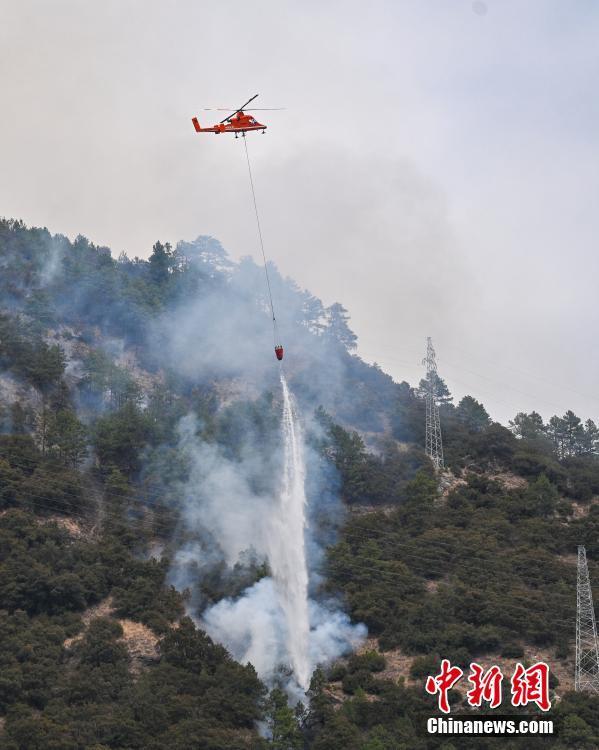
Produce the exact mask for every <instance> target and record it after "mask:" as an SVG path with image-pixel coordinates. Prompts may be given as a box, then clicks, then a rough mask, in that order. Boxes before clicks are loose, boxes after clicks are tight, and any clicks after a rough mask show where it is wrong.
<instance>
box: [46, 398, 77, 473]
mask: <svg viewBox="0 0 599 750" xmlns="http://www.w3.org/2000/svg"><path fill="white" fill-rule="evenodd" d="M48 422H49V424H48V427H47V432H46V438H45V442H46V445H47V449H48V451H49V452H50V453H52V454H53V455H55V456H57V457H58V458H59V460H61V461H62V462H63V463H65V464H67V465H69V466H73V467H75V466H77V465H78V464H79V463H80V462H81V461H82V460H83V458H84V457H85V453H86V450H87V430H86V429H85V427H84V426H83V425H82V424H81V422H80V421H79V420H78V419H77V417H76V415H75V412H74V411H72V410H71V409H61V410H60V411H58V412H55V413H52V414H51V415H50V419H49V420H48Z"/></svg>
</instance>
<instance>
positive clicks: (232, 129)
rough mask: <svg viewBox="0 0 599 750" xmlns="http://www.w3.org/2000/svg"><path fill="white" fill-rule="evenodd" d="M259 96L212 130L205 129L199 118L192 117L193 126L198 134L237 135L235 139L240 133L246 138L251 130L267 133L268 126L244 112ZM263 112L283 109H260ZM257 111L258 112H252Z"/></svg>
mask: <svg viewBox="0 0 599 750" xmlns="http://www.w3.org/2000/svg"><path fill="white" fill-rule="evenodd" d="M257 96H258V94H254V96H252V98H251V99H248V100H247V102H246V103H245V104H243V105H242V106H241V107H239V109H236V110H235V111H234V112H233V113H231V114H230V115H228V117H225V119H224V120H221V121H220V122H219V123H217V124H216V125H213V126H212V127H210V128H203V127H202V126H201V125H200V123H199V121H198V118H197V117H192V118H191V121H192V122H193V126H194V128H195V129H196V132H197V133H216V134H217V135H218V134H219V133H235V138H237V137H238V135H239V133H241V134H242V135H243V137H244V138H245V134H246V133H247V132H248V131H250V130H261V131H262V133H265V132H266V128H267V126H266V125H262V123H260V122H258V120H256V119H255V118H254V117H252V115H251V114H246V112H245V111H244V110H245V108H246V107H247V105H248V104H249V103H250V102H253V101H254V99H255V98H256V97H257ZM216 109H217V110H219V109H222V108H221V107H217V108H216ZM259 109H261V110H262V111H263V112H266V111H267V110H268V111H273V110H275V109H281V107H266V108H264V107H261V108H259ZM252 111H257V110H252Z"/></svg>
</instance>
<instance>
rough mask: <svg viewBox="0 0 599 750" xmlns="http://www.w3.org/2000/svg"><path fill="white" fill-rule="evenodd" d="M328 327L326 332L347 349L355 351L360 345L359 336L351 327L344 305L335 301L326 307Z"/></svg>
mask: <svg viewBox="0 0 599 750" xmlns="http://www.w3.org/2000/svg"><path fill="white" fill-rule="evenodd" d="M325 321H326V327H325V329H324V333H325V335H326V336H328V337H329V338H331V339H333V341H335V342H337V343H338V344H341V346H343V347H344V348H345V349H347V351H353V350H354V349H355V348H356V347H357V345H358V337H357V336H356V334H355V333H354V332H353V331H352V330H351V328H350V327H349V314H348V312H347V310H346V309H345V307H343V305H341V304H339V302H335V303H334V304H333V305H331V306H330V307H327V308H326V309H325Z"/></svg>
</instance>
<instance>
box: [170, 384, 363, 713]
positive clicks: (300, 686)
mask: <svg viewBox="0 0 599 750" xmlns="http://www.w3.org/2000/svg"><path fill="white" fill-rule="evenodd" d="M281 387H282V393H283V403H282V410H283V415H282V416H283V419H282V425H281V435H282V446H281V451H280V453H277V454H276V455H271V456H266V457H265V456H264V455H263V452H261V450H260V446H252V445H246V446H245V449H244V453H243V456H242V459H241V461H238V460H233V459H231V458H229V457H228V456H226V455H225V453H224V451H223V449H222V448H220V447H219V446H218V445H216V444H214V443H207V442H205V441H203V440H202V439H201V438H199V437H198V436H197V432H198V423H197V420H196V418H195V417H194V416H193V415H188V416H186V417H185V418H183V419H182V420H181V422H180V424H179V437H180V441H179V446H180V449H181V451H182V452H183V454H184V455H185V456H187V458H188V460H189V462H190V474H189V480H188V482H187V485H186V487H185V503H184V510H183V521H184V524H185V532H186V533H187V534H191V535H192V536H193V538H191V539H189V540H188V541H187V543H186V544H185V545H184V546H183V547H182V548H181V549H180V550H179V551H178V553H177V554H176V555H175V559H174V564H173V570H172V572H171V580H172V582H173V583H174V584H175V585H176V586H177V587H178V588H181V589H183V588H190V589H192V590H193V588H194V585H197V583H198V581H199V580H200V579H201V578H202V576H203V575H204V574H206V573H208V572H209V571H210V570H211V569H213V568H214V567H215V566H217V565H219V564H220V565H222V563H223V561H224V562H225V563H226V565H227V566H229V568H231V567H233V566H234V565H235V564H242V565H243V564H244V562H245V561H246V560H247V556H248V552H250V553H251V555H252V556H253V557H254V559H256V560H257V561H259V562H263V561H268V565H269V568H270V570H271V572H272V577H265V578H262V579H261V580H259V581H258V582H257V583H254V584H253V585H250V586H249V587H248V588H246V589H245V590H244V591H243V592H242V593H241V594H240V595H239V596H238V597H235V598H225V599H222V600H221V601H219V602H217V603H216V604H213V605H212V606H210V607H208V609H206V610H204V611H203V612H201V613H200V614H197V612H196V611H192V612H191V614H192V615H194V616H195V617H196V619H197V620H198V622H199V624H200V626H201V627H203V628H204V629H205V630H206V631H207V632H208V633H209V635H210V636H211V637H213V638H214V639H215V640H216V641H218V642H220V643H222V644H224V645H225V646H226V647H227V648H228V650H229V651H230V652H231V654H232V655H233V656H234V657H235V658H236V659H237V660H239V661H240V662H242V663H245V662H247V661H249V662H251V663H252V664H253V665H254V667H255V669H256V671H257V673H258V675H259V676H260V677H261V678H262V679H263V680H264V681H265V682H266V683H267V684H270V685H272V684H274V683H275V681H280V682H283V683H284V684H285V686H286V689H287V690H288V692H289V694H290V696H291V697H292V698H294V699H296V700H299V699H301V698H304V692H305V690H306V689H307V687H308V686H309V682H310V677H311V675H312V672H313V671H314V669H315V668H316V666H317V665H318V664H323V663H328V662H330V661H332V660H334V659H335V658H337V657H338V656H340V655H342V654H344V653H347V652H348V651H350V650H352V649H354V648H355V647H356V645H357V644H358V643H359V642H360V641H361V640H362V639H363V638H364V637H365V635H366V628H365V626H364V625H352V624H351V623H350V621H349V618H348V617H347V615H345V614H344V613H343V612H342V611H340V610H339V609H338V607H336V606H335V605H334V604H332V603H330V602H328V603H323V602H319V601H317V600H316V599H315V598H314V597H312V598H309V596H308V591H309V588H308V584H309V577H310V576H309V573H310V572H311V571H309V564H310V562H311V561H320V560H321V557H322V553H321V550H319V549H318V545H317V543H316V540H315V538H314V535H313V534H311V533H310V531H311V530H310V529H307V528H306V516H307V514H308V511H309V508H307V500H306V492H305V479H306V463H305V460H306V455H307V454H309V451H308V450H307V447H306V446H305V444H304V440H303V435H302V430H301V427H300V425H299V423H298V421H297V418H296V415H295V414H294V412H293V405H292V397H291V395H290V394H289V392H288V390H287V385H286V383H285V381H284V379H283V378H282V383H281ZM248 442H249V441H248ZM314 464H315V465H316V462H314ZM264 472H270V473H271V474H274V475H275V477H276V479H277V481H275V482H274V483H273V486H272V487H273V488H272V489H264V488H263V487H262V486H261V485H260V489H257V484H258V483H257V482H256V481H255V480H256V477H257V476H261V475H263V474H264ZM312 481H313V478H312ZM192 603H193V604H194V606H195V605H196V604H197V600H195V599H192ZM304 699H305V698H304Z"/></svg>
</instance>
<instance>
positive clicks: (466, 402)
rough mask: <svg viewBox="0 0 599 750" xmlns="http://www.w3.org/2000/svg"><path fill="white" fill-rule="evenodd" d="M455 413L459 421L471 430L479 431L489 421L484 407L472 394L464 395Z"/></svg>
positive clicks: (487, 424) (486, 425)
mask: <svg viewBox="0 0 599 750" xmlns="http://www.w3.org/2000/svg"><path fill="white" fill-rule="evenodd" d="M455 413H456V417H457V418H458V419H459V421H460V422H462V423H463V424H464V425H465V426H466V427H467V428H468V429H469V430H471V431H472V432H480V431H481V430H484V429H485V427H488V426H489V424H490V423H491V420H490V417H489V414H488V412H487V410H486V409H485V407H484V406H483V405H482V404H481V403H480V402H479V401H477V400H476V399H475V398H473V397H472V396H464V398H463V399H462V400H461V401H460V403H459V404H458V405H457V407H456V412H455Z"/></svg>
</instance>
